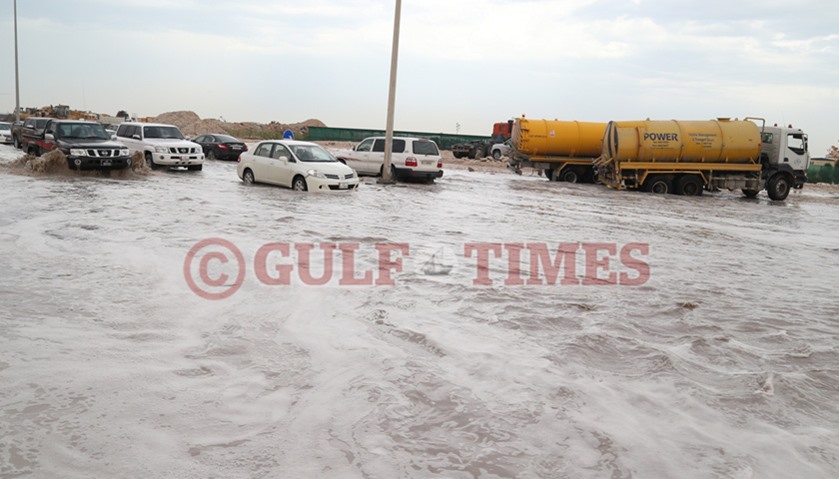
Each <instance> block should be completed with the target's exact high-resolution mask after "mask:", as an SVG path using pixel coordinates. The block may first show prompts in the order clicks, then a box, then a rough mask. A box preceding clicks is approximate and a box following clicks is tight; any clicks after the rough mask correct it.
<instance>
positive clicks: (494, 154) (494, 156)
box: [492, 150, 501, 161]
mask: <svg viewBox="0 0 839 479" xmlns="http://www.w3.org/2000/svg"><path fill="white" fill-rule="evenodd" d="M492 159H494V160H495V161H498V160H500V159H501V150H495V151H493V152H492Z"/></svg>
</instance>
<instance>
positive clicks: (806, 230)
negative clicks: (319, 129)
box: [0, 146, 839, 479]
mask: <svg viewBox="0 0 839 479" xmlns="http://www.w3.org/2000/svg"><path fill="white" fill-rule="evenodd" d="M0 150H2V151H0V158H3V159H4V160H2V161H3V162H5V163H9V161H10V160H11V159H13V158H14V157H16V153H15V152H14V150H12V149H11V147H5V146H0ZM235 169H236V164H235V162H234V163H227V162H208V163H207V164H206V165H205V167H204V171H202V172H187V171H170V172H156V173H154V174H152V175H150V176H147V177H136V178H103V177H99V176H97V175H91V176H87V177H83V178H80V177H76V176H74V175H72V174H67V175H54V174H45V175H34V174H20V172H16V171H14V170H13V169H9V168H8V167H0V192H2V193H0V199H2V201H0V251H1V252H2V254H0V271H2V274H0V436H1V437H2V440H0V478H4V479H5V478H17V477H26V478H55V477H62V478H90V477H96V478H118V477H125V478H134V477H182V478H210V477H215V478H262V477H264V478H277V477H288V478H309V477H311V478H315V477H317V478H351V477H360V478H401V477H418V478H427V477H439V478H478V477H480V478H512V477H516V478H652V477H655V478H709V477H711V478H792V477H807V478H832V477H836V476H837V474H839V434H837V430H839V402H837V398H839V361H837V357H839V356H837V352H839V351H837V337H839V291H837V279H839V274H837V271H839V190H830V189H818V188H813V189H807V188H806V187H805V190H803V191H801V192H799V191H795V192H793V194H791V195H790V198H789V199H788V200H787V201H786V202H783V203H774V202H771V201H769V200H768V198H767V197H766V196H765V193H762V194H761V195H760V197H759V198H758V199H757V200H748V199H745V198H743V197H741V195H739V194H737V193H729V192H720V193H715V194H706V195H704V196H702V197H698V198H685V197H676V196H666V197H663V196H654V195H648V194H641V193H632V192H619V191H613V190H609V189H607V188H605V187H602V186H597V185H571V184H565V183H551V182H548V181H547V180H545V179H544V178H542V177H538V176H527V175H525V176H515V175H513V174H511V173H508V172H503V171H499V172H497V173H494V174H493V173H485V172H484V173H481V172H469V171H467V170H462V169H461V170H455V169H450V170H447V171H446V175H445V176H444V177H443V178H442V179H439V180H438V181H437V182H436V184H434V185H423V184H408V185H398V186H387V187H386V186H381V185H378V184H377V183H376V182H375V180H372V179H365V181H364V183H363V184H362V185H361V188H360V189H359V191H356V192H353V193H349V194H340V195H329V194H300V193H295V192H292V191H289V190H285V189H282V188H276V187H266V186H254V187H248V186H245V185H243V184H242V183H241V182H240V181H239V179H238V177H237V176H236V173H235ZM208 239H223V240H225V241H227V242H229V243H224V244H226V245H233V246H235V248H236V250H237V251H238V252H239V253H240V254H241V257H242V259H243V260H244V261H243V262H242V263H237V261H236V260H235V259H229V260H223V259H221V255H222V254H224V251H223V248H222V247H221V246H219V245H218V244H216V245H215V246H208V247H207V248H202V246H203V245H205V244H207V242H205V243H201V242H202V241H203V240H208ZM214 241H215V240H214ZM216 243H218V242H217V241H216ZM577 243H579V244H586V245H589V246H587V247H589V248H591V247H592V246H591V245H596V244H600V246H601V247H602V248H604V249H602V250H601V252H600V254H599V256H598V255H597V254H595V257H592V256H584V255H583V254H582V253H579V251H583V249H582V248H583V247H582V246H580V248H581V249H580V250H578V255H577V256H576V257H575V258H576V259H575V261H576V262H575V263H574V264H575V265H576V275H575V274H573V273H574V271H571V273H569V270H568V269H567V268H569V267H570V265H569V264H568V263H567V262H566V263H564V264H562V265H560V266H561V267H564V268H565V269H560V273H559V277H558V279H557V280H556V281H553V282H551V281H549V280H548V279H545V278H543V276H545V275H544V270H545V267H546V264H545V263H543V264H542V265H541V269H539V268H537V271H536V274H535V275H534V276H531V272H532V271H531V269H532V268H533V266H534V264H537V263H536V261H531V260H530V252H532V251H537V250H539V248H540V247H541V246H539V245H543V246H544V247H545V248H546V251H548V252H549V253H551V254H552V257H551V259H553V258H555V257H557V254H556V252H557V248H559V247H560V245H561V244H577ZM330 244H335V245H336V246H335V248H336V250H335V251H334V252H333V253H334V255H333V258H332V259H333V261H332V262H331V263H328V262H327V261H326V258H327V255H326V254H325V253H324V252H323V248H326V249H329V248H330V246H329V245H330ZM496 244H500V245H504V246H495V245H496ZM264 245H269V246H268V247H266V249H262V250H261V248H262V247H263V246H264ZM271 245H273V246H271ZM278 245H279V246H278ZM282 245H287V246H288V248H289V251H290V252H291V253H289V255H287V256H289V257H284V256H283V254H282V251H283V250H282V248H283V246H282ZM377 245H378V248H383V250H384V249H387V248H391V249H390V250H388V251H387V255H388V258H390V259H394V258H400V259H401V266H397V265H395V263H394V264H390V265H386V266H385V267H384V269H382V270H379V264H380V263H379V259H378V258H379V254H380V251H379V249H377ZM517 245H518V246H517ZM610 245H611V246H610ZM627 245H629V247H630V249H632V248H634V249H632V251H630V253H631V254H630V255H629V256H627V257H626V258H623V260H622V259H621V256H620V251H621V250H622V249H623V248H624V247H628V246H627ZM632 245H634V246H632ZM307 247H312V248H313V250H312V251H311V252H310V255H309V256H310V257H309V258H308V260H306V261H303V260H301V259H300V258H301V256H302V253H301V251H304V250H306V248H307ZM213 248H215V249H213ZM342 248H343V249H342ZM482 248H483V250H484V251H486V252H487V253H486V254H487V255H488V256H487V262H486V266H487V267H488V269H483V268H479V263H480V262H479V259H478V253H477V250H480V249H482ZM495 248H497V249H495ZM610 248H615V250H614V251H615V252H616V253H610V251H611V250H610ZM345 249H353V251H354V253H355V258H354V261H353V262H352V265H353V266H352V268H349V267H347V265H346V264H345V263H343V259H342V258H343V257H342V254H341V252H343V251H344V250H345ZM199 250H200V251H199ZM467 250H469V254H468V255H467V254H466V252H467ZM260 251H262V253H263V254H260ZM514 251H519V252H520V254H521V257H522V259H521V261H520V262H517V261H511V260H510V255H511V254H513V253H512V252H514ZM191 252H192V253H191ZM208 252H210V253H212V254H210V253H208ZM295 252H296V253H297V254H298V256H296V257H295V256H294V254H292V253H295ZM402 252H406V253H407V254H404V255H403V254H402ZM496 252H497V253H499V254H496ZM228 257H229V258H234V257H231V256H228ZM603 257H606V260H603ZM295 258H296V261H295ZM633 258H634V262H633ZM188 259H189V260H190V261H187V260H188ZM202 261H203V265H204V270H203V272H204V273H205V274H204V275H203V279H204V280H206V279H209V280H210V281H209V282H210V283H212V284H209V285H208V284H204V285H202V284H200V280H202V275H201V271H202V270H201V265H202ZM225 261H227V262H225ZM394 261H396V260H395V259H394ZM597 261H609V263H608V265H605V266H604V264H605V263H600V267H599V269H598V268H595V269H593V271H594V272H595V276H596V278H595V279H598V278H599V279H600V280H599V281H597V280H595V281H591V282H593V283H596V284H583V283H585V281H583V280H580V281H577V282H576V283H575V282H574V281H573V280H574V278H582V277H585V276H586V275H587V273H588V272H591V271H592V270H589V269H588V268H590V267H592V265H594V266H595V267H596V266H597ZM511 262H512V263H513V264H514V265H517V264H520V266H521V268H520V271H519V272H517V271H518V270H517V269H516V268H511V267H510V263H511ZM327 263H328V264H327ZM238 264H241V265H243V266H244V268H243V269H242V270H241V273H242V277H241V279H239V277H238V274H239V273H240V270H237V266H236V265H238ZM330 264H331V266H330ZM278 265H280V266H281V265H286V266H288V268H292V269H291V270H290V271H291V273H290V275H289V276H290V280H289V281H288V282H289V283H290V284H276V283H282V282H283V281H282V275H281V273H280V271H279V270H278ZM429 265H430V266H435V265H442V266H443V267H442V269H433V268H432V269H428V266H429ZM537 266H538V264H537ZM547 266H550V265H547ZM645 266H646V267H647V269H645ZM281 269H282V268H281ZM330 269H331V273H332V274H331V275H328V274H327V273H328V272H330ZM348 270H351V271H349V273H348ZM388 272H389V273H388ZM611 273H615V274H616V278H618V281H617V282H618V283H619V284H606V283H610V281H609V275H610V274H611ZM621 273H624V276H625V278H627V279H628V281H625V282H623V281H621V280H620V278H622V276H620V274H621ZM306 274H308V275H309V276H306ZM346 274H350V275H349V276H346V278H350V279H351V280H354V281H349V282H355V283H360V284H346V283H344V284H341V281H340V280H341V278H342V277H344V276H342V275H346ZM388 274H390V278H391V279H392V281H391V282H392V283H393V284H376V283H378V282H381V283H386V282H387V279H388ZM589 276H590V275H589ZM519 277H521V279H522V280H521V281H518V280H517V278H519ZM187 278H190V279H191V282H190V281H188V280H187ZM319 278H326V280H324V281H321V282H323V283H324V284H315V283H318V281H316V280H317V279H319ZM346 278H345V279H346ZM481 278H483V279H489V283H491V284H475V283H476V282H478V283H481V281H480V279H481ZM563 279H567V280H569V281H567V282H566V283H565V284H562V280H563ZM589 279H592V278H591V277H590V278H589ZM633 279H634V281H633ZM368 280H369V281H368ZM379 280H381V281H379ZM528 280H531V281H528ZM204 282H205V283H207V281H204ZM485 282H486V281H484V283H485ZM370 283H372V284H370ZM528 283H531V284H528ZM549 283H553V284H549ZM569 283H574V284H569ZM231 288H238V289H231ZM219 291H222V292H224V291H228V292H229V294H228V295H227V297H225V298H223V299H213V297H214V296H213V295H214V294H217V293H218V292H219Z"/></svg>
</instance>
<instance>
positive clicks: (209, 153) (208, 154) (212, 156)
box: [207, 150, 216, 160]
mask: <svg viewBox="0 0 839 479" xmlns="http://www.w3.org/2000/svg"><path fill="white" fill-rule="evenodd" d="M207 159H208V160H215V159H216V154H215V153H213V150H210V151H208V152H207Z"/></svg>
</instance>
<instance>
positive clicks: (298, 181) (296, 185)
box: [291, 175, 308, 191]
mask: <svg viewBox="0 0 839 479" xmlns="http://www.w3.org/2000/svg"><path fill="white" fill-rule="evenodd" d="M291 189H292V190H294V191H306V190H308V188H307V187H306V178H303V177H302V176H299V175H298V176H295V177H294V179H293V180H292V181H291Z"/></svg>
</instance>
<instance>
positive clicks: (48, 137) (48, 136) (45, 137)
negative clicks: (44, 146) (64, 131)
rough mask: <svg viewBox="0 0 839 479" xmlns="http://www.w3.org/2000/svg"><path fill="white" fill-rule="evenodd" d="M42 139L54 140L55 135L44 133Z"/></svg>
mask: <svg viewBox="0 0 839 479" xmlns="http://www.w3.org/2000/svg"><path fill="white" fill-rule="evenodd" d="M44 139H45V140H49V141H55V135H53V134H52V133H45V134H44Z"/></svg>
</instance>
